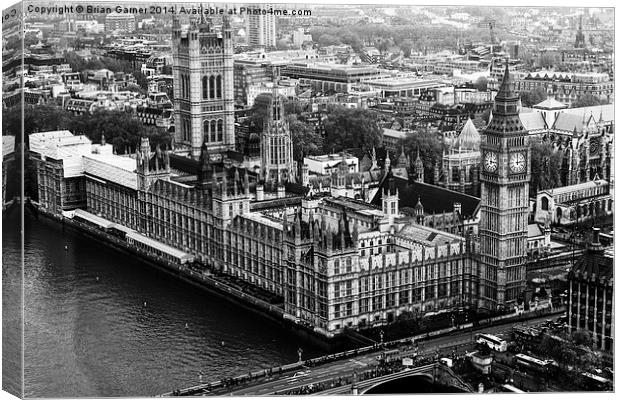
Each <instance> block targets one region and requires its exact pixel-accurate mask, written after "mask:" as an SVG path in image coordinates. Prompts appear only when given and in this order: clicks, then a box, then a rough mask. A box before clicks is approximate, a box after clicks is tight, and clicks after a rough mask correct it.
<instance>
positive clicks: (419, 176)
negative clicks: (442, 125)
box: [413, 149, 424, 182]
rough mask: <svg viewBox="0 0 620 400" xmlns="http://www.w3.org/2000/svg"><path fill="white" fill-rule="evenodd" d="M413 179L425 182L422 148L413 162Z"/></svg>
mask: <svg viewBox="0 0 620 400" xmlns="http://www.w3.org/2000/svg"><path fill="white" fill-rule="evenodd" d="M413 180H414V182H424V163H423V162H422V159H421V158H420V149H418V153H417V155H416V158H415V161H414V162H413Z"/></svg>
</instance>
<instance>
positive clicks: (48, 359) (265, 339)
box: [2, 209, 322, 397]
mask: <svg viewBox="0 0 620 400" xmlns="http://www.w3.org/2000/svg"><path fill="white" fill-rule="evenodd" d="M18 221H19V210H18V209H14V210H13V211H12V212H11V213H10V215H9V216H8V217H7V218H6V219H5V220H4V221H3V239H2V248H3V251H2V261H3V291H4V295H3V297H4V298H3V302H4V303H5V310H4V312H5V315H4V320H5V321H7V320H8V321H11V320H13V321H17V320H18V317H19V315H18V313H19V307H10V304H8V303H7V299H8V296H10V295H12V296H13V298H15V296H17V295H18V294H19V285H15V284H13V285H11V282H16V280H18V279H19V276H20V274H21V271H20V269H19V260H20V245H19V228H18ZM24 227H25V241H24V247H25V265H24V267H25V269H24V319H25V325H24V380H25V395H26V396H27V397H40V396H45V397H87V396H139V395H143V396H144V395H146V396H153V395H157V394H161V393H164V392H168V391H171V390H173V389H176V388H181V387H186V386H191V385H194V384H197V383H199V379H200V378H202V380H203V381H204V382H209V381H213V380H217V379H219V378H222V377H226V376H234V375H238V374H242V373H247V372H250V371H255V370H260V369H263V368H267V367H271V366H274V365H280V364H286V363H290V362H294V361H296V359H297V349H298V348H299V347H302V348H303V350H304V353H303V354H304V358H306V357H313V356H318V355H320V354H321V353H322V352H321V350H320V349H319V348H318V347H315V346H313V345H312V344H311V343H309V342H305V341H303V340H302V339H300V338H299V337H298V336H295V335H294V334H293V333H292V332H291V331H289V330H287V329H285V328H283V327H282V326H280V325H279V324H278V323H276V322H274V321H272V320H269V319H267V318H265V317H263V316H260V315H257V314H255V313H253V312H251V311H249V310H246V309H244V308H241V307H239V306H237V305H235V304H232V303H230V302H228V301H227V300H225V299H222V298H220V297H217V296H215V295H213V294H210V293H208V292H206V291H204V290H201V289H199V288H196V287H194V286H191V285H189V284H187V283H184V282H181V281H179V280H176V279H175V278H174V277H171V276H168V275H166V274H165V273H163V272H160V271H158V270H156V269H155V268H153V267H150V266H148V265H146V264H143V263H141V262H140V261H139V260H138V259H136V258H133V257H130V256H126V255H124V254H122V253H119V252H117V251H115V250H113V249H110V248H107V247H106V246H105V245H104V244H102V243H99V242H97V241H95V240H92V239H90V238H86V237H83V236H81V235H80V233H79V232H78V231H75V230H72V229H69V228H67V229H63V227H62V226H61V225H60V224H57V223H55V222H52V221H49V220H46V219H45V218H43V217H41V218H40V219H38V220H37V219H35V218H34V217H32V216H28V215H26V219H25V225H24ZM65 246H67V250H66V251H65ZM145 303H146V306H145ZM6 305H8V306H9V307H6ZM19 345H20V335H19V334H13V335H7V336H5V338H4V342H3V346H4V352H5V355H6V356H9V357H16V358H17V357H19V350H18V349H19ZM10 361H11V360H9V361H6V360H5V363H4V365H5V368H6V366H7V365H10ZM7 362H9V364H7ZM15 365H17V364H15Z"/></svg>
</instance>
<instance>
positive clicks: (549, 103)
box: [534, 97, 567, 110]
mask: <svg viewBox="0 0 620 400" xmlns="http://www.w3.org/2000/svg"><path fill="white" fill-rule="evenodd" d="M534 108H539V109H542V110H559V109H562V108H567V107H566V104H564V103H560V102H559V101H557V100H556V99H554V98H553V97H547V99H546V100H544V101H541V102H540V103H538V104H536V105H534Z"/></svg>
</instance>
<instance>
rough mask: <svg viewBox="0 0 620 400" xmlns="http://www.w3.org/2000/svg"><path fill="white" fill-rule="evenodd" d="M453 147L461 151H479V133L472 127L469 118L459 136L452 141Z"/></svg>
mask: <svg viewBox="0 0 620 400" xmlns="http://www.w3.org/2000/svg"><path fill="white" fill-rule="evenodd" d="M454 146H455V147H460V148H461V149H469V150H480V133H478V129H476V127H475V126H474V123H473V122H472V120H471V118H467V122H466V123H465V126H463V129H462V130H461V133H460V134H459V136H458V137H457V138H456V139H455V140H454Z"/></svg>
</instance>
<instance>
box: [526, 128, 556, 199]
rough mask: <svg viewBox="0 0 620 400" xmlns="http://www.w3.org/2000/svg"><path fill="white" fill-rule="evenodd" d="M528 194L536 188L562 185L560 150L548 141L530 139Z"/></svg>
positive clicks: (533, 192) (534, 191) (532, 193)
mask: <svg viewBox="0 0 620 400" xmlns="http://www.w3.org/2000/svg"><path fill="white" fill-rule="evenodd" d="M531 140H532V141H531V142H530V148H531V155H532V159H531V168H532V174H531V178H530V194H531V195H534V194H536V193H537V192H538V190H544V189H551V188H554V187H558V186H561V185H562V181H561V178H560V171H561V168H562V158H563V155H562V152H561V151H558V150H556V149H555V148H554V147H553V144H552V143H551V142H549V141H544V140H540V139H538V140H536V139H533V138H532V139H531Z"/></svg>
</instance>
